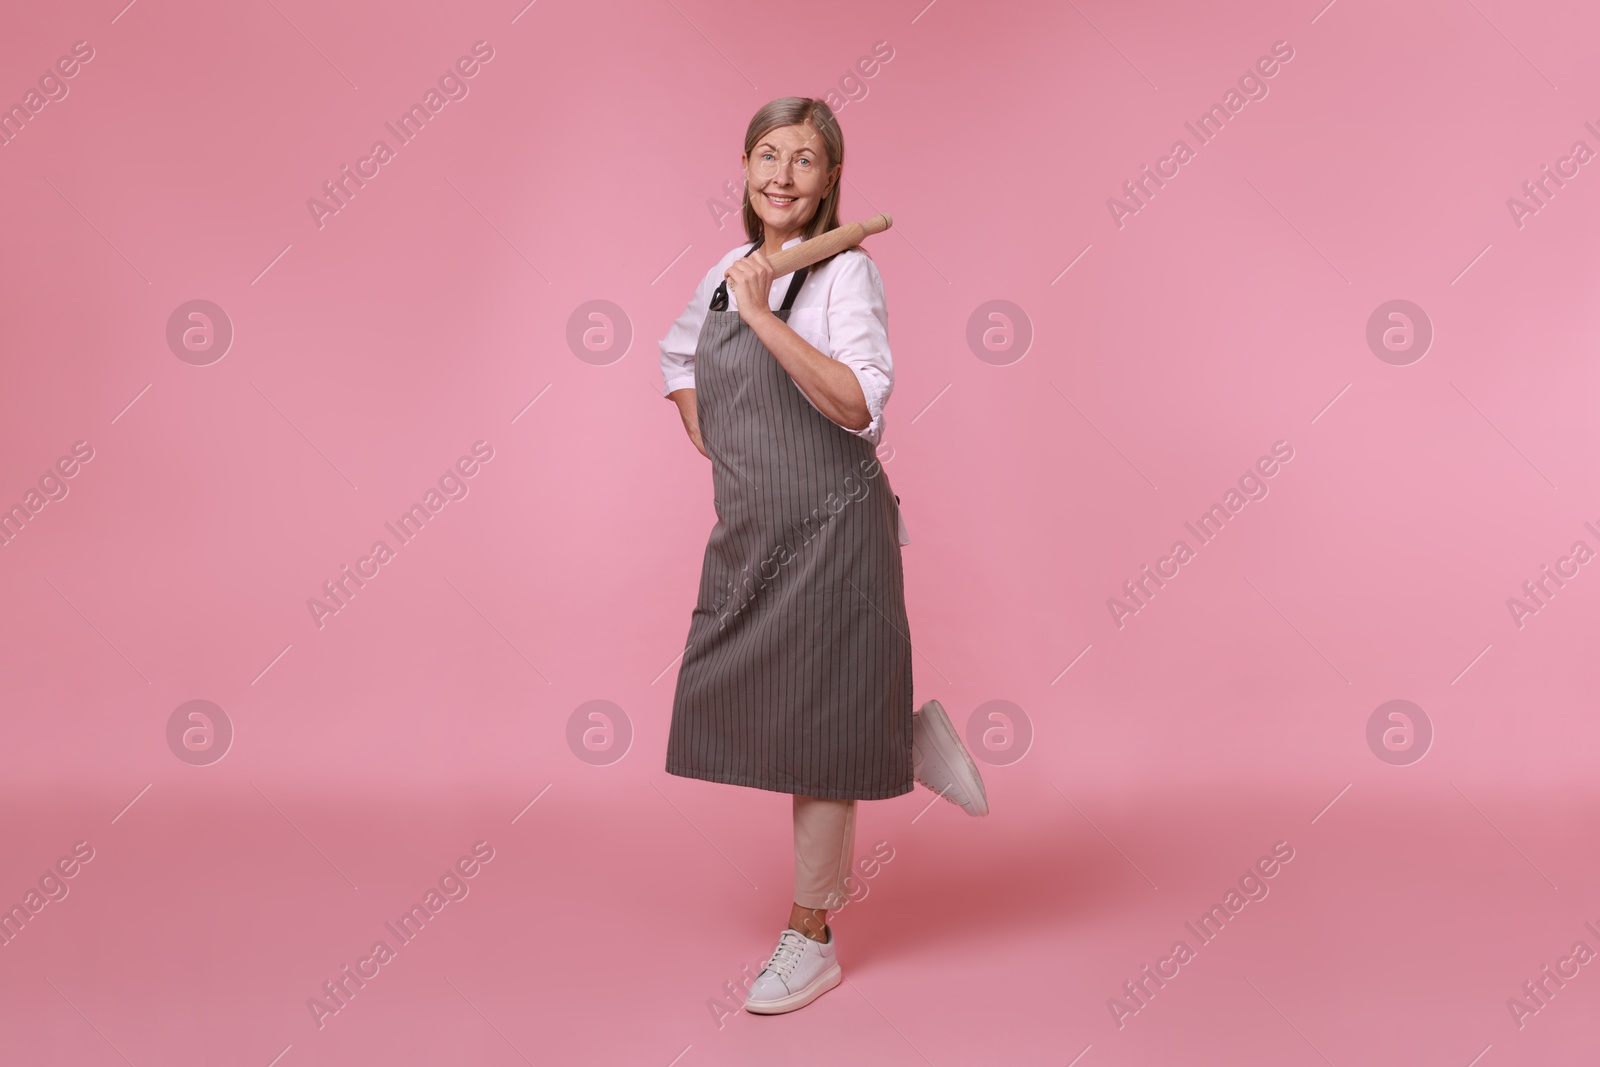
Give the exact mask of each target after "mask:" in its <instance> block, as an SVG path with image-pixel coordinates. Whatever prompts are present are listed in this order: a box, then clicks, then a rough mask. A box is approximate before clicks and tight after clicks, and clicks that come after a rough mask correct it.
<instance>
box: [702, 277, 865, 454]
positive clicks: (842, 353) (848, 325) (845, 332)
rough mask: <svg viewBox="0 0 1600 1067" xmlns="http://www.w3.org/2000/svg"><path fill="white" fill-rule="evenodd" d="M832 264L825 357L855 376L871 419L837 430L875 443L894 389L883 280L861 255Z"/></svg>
mask: <svg viewBox="0 0 1600 1067" xmlns="http://www.w3.org/2000/svg"><path fill="white" fill-rule="evenodd" d="M837 263H838V269H837V271H836V273H835V275H834V280H833V288H832V291H831V292H830V293H829V294H828V338H829V342H830V344H831V346H832V348H833V351H832V352H831V353H830V355H832V357H833V358H834V359H836V360H838V361H839V362H841V363H844V364H847V365H848V366H849V367H850V369H851V370H853V371H854V372H855V375H856V380H857V381H858V382H860V383H861V392H862V395H863V396H864V397H865V398H866V401H867V414H868V415H870V416H871V418H872V421H871V422H869V423H868V424H867V425H866V426H865V427H863V428H862V429H859V430H851V429H850V427H848V426H844V427H841V429H845V430H849V431H850V432H851V433H853V434H856V435H857V436H859V437H866V438H868V439H870V440H873V441H877V440H878V439H879V438H880V437H881V435H882V432H883V425H882V424H883V407H884V405H885V404H886V403H888V401H889V394H890V393H891V392H893V391H894V359H893V357H892V356H891V355H890V353H889V309H888V304H887V302H886V301H885V299H884V295H883V277H882V276H881V275H880V274H879V273H878V266H877V264H875V263H873V262H872V260H871V259H869V258H868V257H867V255H866V254H865V253H863V252H859V251H854V250H852V251H849V252H843V253H841V254H840V255H839V258H838V260H837ZM707 299H710V298H709V297H707Z"/></svg>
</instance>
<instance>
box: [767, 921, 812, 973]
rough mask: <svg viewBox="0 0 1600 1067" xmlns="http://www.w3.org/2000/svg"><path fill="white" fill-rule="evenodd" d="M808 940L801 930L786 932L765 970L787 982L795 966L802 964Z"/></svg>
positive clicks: (779, 940)
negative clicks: (801, 960)
mask: <svg viewBox="0 0 1600 1067" xmlns="http://www.w3.org/2000/svg"><path fill="white" fill-rule="evenodd" d="M808 940H810V939H809V938H807V937H806V935H805V934H802V933H801V932H800V931H799V930H785V931H784V932H783V934H782V935H781V936H780V937H779V938H778V947H777V948H776V949H774V950H773V953H772V958H771V959H769V960H767V965H766V967H765V968H764V969H765V970H768V971H771V972H773V973H774V974H776V975H777V976H778V977H779V978H782V979H785V980H787V979H788V977H789V973H790V972H791V971H793V970H794V967H795V964H797V963H799V962H800V957H801V956H802V955H803V954H804V953H805V950H806V942H807V941H808Z"/></svg>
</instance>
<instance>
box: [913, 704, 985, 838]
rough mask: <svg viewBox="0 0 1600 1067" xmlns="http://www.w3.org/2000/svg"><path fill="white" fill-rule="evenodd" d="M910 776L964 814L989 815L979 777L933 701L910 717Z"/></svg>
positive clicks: (942, 712)
mask: <svg viewBox="0 0 1600 1067" xmlns="http://www.w3.org/2000/svg"><path fill="white" fill-rule="evenodd" d="M911 758H912V762H913V768H912V775H913V776H914V777H915V778H916V780H917V781H919V782H921V783H922V784H923V785H925V786H927V787H928V788H929V789H931V790H933V791H934V792H935V793H938V794H939V795H940V796H942V797H944V798H945V799H946V800H948V801H950V802H951V803H952V804H959V805H960V806H961V808H962V810H964V811H965V812H966V813H967V814H968V815H987V814H989V796H988V794H987V793H985V792H984V790H983V776H982V775H981V774H979V773H978V765H977V764H976V763H974V762H972V754H971V753H969V752H968V751H967V746H966V745H963V744H962V743H961V736H960V735H959V734H957V733H956V728H955V727H954V726H952V725H950V716H948V715H946V714H945V713H944V706H943V705H942V704H940V703H939V702H938V701H937V700H930V701H928V702H927V703H926V704H924V705H922V707H921V709H919V710H918V711H916V712H915V713H914V714H913V715H912V716H911Z"/></svg>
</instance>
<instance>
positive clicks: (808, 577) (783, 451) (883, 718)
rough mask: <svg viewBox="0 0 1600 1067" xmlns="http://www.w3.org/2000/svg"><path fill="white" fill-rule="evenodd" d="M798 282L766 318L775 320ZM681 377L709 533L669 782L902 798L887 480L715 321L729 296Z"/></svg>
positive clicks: (907, 719)
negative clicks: (703, 461)
mask: <svg viewBox="0 0 1600 1067" xmlns="http://www.w3.org/2000/svg"><path fill="white" fill-rule="evenodd" d="M757 247H759V242H758V243H757V244H754V245H751V248H750V252H754V251H755V249H756V248H757ZM750 252H747V253H745V254H746V255H749V254H750ZM842 254H849V253H842ZM808 269H809V268H802V269H801V270H799V271H796V272H795V274H794V276H793V278H792V280H791V281H790V283H789V289H788V291H787V293H785V295H784V300H783V306H782V307H781V308H779V309H778V311H777V312H776V314H777V315H778V317H779V318H781V319H782V320H783V321H785V322H787V321H788V319H789V310H790V307H791V305H793V303H794V298H795V295H796V294H797V293H798V292H799V291H800V286H801V285H803V284H804V282H805V277H806V274H807V271H808ZM694 368H695V369H694V377H695V402H696V409H697V411H698V413H699V420H700V437H701V440H702V441H703V442H704V443H705V446H706V451H707V452H709V453H710V454H711V484H712V491H713V500H714V503H715V506H716V512H717V522H716V525H715V526H714V527H713V528H712V530H711V537H710V540H709V541H708V542H707V544H706V552H705V560H704V563H703V565H702V568H701V572H700V591H699V595H698V598H697V599H696V602H695V606H694V610H693V612H692V613H691V614H690V617H689V640H688V644H687V646H686V647H685V649H684V653H683V663H682V666H681V667H680V669H679V671H678V684H677V691H676V693H675V694H674V696H673V701H672V725H671V727H670V729H669V731H668V734H667V760H666V770H667V772H668V773H669V774H676V775H681V776H683V777H686V778H700V779H704V780H706V781H712V782H726V783H729V784H732V785H743V786H751V787H754V788H756V789H770V790H774V791H777V792H780V793H800V794H803V795H806V796H814V797H827V798H831V799H838V800H844V799H857V800H881V799H884V798H886V797H894V796H899V795H901V794H902V793H909V792H910V791H911V789H912V776H911V637H910V627H909V626H908V624H907V622H906V608H905V590H904V580H903V573H902V571H901V561H900V541H899V537H898V536H897V534H898V527H899V519H900V510H899V501H898V499H897V498H896V497H895V495H894V492H893V491H892V490H891V488H890V486H889V476H888V474H887V473H886V472H885V471H884V470H883V468H882V466H881V465H880V464H879V462H878V458H877V455H876V453H875V451H874V449H873V447H872V445H871V444H870V443H869V442H868V441H866V440H865V439H864V438H861V437H859V436H857V435H855V434H852V433H850V432H849V431H848V430H845V429H844V428H842V427H840V426H838V425H837V424H835V423H834V422H833V421H832V420H831V419H829V418H828V417H827V416H825V415H823V414H822V413H821V412H820V411H818V410H816V409H815V408H814V407H812V406H811V404H810V402H809V401H807V399H806V398H805V396H804V395H802V394H801V392H800V390H799V389H798V388H797V387H796V386H795V383H794V381H793V379H791V378H790V377H789V374H788V372H787V371H785V370H784V369H783V366H782V365H781V364H780V363H779V362H778V361H777V359H776V358H775V357H774V356H773V355H772V353H771V352H770V351H768V349H767V347H766V346H765V345H763V344H762V343H761V340H760V339H759V338H758V337H757V336H756V334H755V331H754V330H752V329H750V327H749V326H748V325H746V324H745V322H744V320H742V319H741V318H739V313H738V312H737V311H729V310H727V290H726V282H724V283H723V285H722V286H719V287H718V289H717V293H716V295H715V296H713V298H712V301H711V309H710V310H709V311H707V313H706V320H705V325H704V326H703V327H702V328H701V330H700V337H699V341H698V343H697V345H696V347H695V361H694Z"/></svg>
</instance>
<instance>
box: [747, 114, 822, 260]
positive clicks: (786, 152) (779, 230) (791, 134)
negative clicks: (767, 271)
mask: <svg viewBox="0 0 1600 1067" xmlns="http://www.w3.org/2000/svg"><path fill="white" fill-rule="evenodd" d="M741 162H743V164H744V169H745V181H746V183H747V184H748V185H749V188H750V203H751V205H752V206H753V207H754V208H755V212H756V214H757V215H759V216H760V217H761V222H762V224H763V226H764V228H765V230H766V244H767V246H768V247H769V248H772V247H775V246H781V245H782V244H783V242H785V241H787V240H789V239H790V238H792V237H798V236H799V235H800V231H801V230H802V229H803V228H804V227H805V226H806V224H807V223H809V222H810V221H811V218H812V216H813V215H815V214H816V212H817V207H818V205H819V204H821V202H822V198H823V197H825V196H827V195H828V193H829V191H830V190H832V189H833V186H834V183H835V182H836V181H838V180H839V171H840V167H839V166H838V165H834V166H833V167H831V168H830V167H829V166H828V149H827V146H826V145H825V144H824V143H823V140H822V135H821V134H820V133H818V132H817V128H816V127H815V126H813V125H812V124H811V123H810V122H803V123H800V124H798V125H795V126H779V127H776V128H775V129H771V130H768V131H767V132H766V133H764V134H762V135H761V138H760V139H759V140H758V141H757V142H756V146H755V148H754V149H752V150H751V152H750V154H749V155H747V156H742V157H741Z"/></svg>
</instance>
